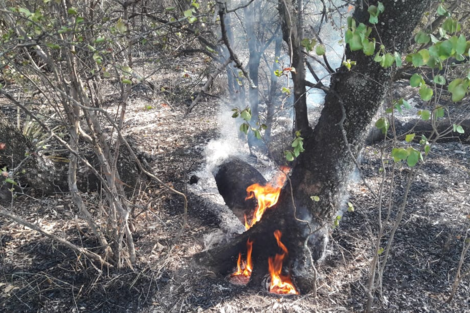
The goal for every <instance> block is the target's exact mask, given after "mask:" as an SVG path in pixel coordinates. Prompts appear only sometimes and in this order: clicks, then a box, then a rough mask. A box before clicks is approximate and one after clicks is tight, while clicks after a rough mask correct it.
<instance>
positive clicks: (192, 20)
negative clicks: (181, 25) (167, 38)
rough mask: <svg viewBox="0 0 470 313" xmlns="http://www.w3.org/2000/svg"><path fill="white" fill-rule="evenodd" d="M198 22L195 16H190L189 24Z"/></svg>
mask: <svg viewBox="0 0 470 313" xmlns="http://www.w3.org/2000/svg"><path fill="white" fill-rule="evenodd" d="M196 21H197V17H195V16H190V17H188V22H189V24H192V23H194V22H196Z"/></svg>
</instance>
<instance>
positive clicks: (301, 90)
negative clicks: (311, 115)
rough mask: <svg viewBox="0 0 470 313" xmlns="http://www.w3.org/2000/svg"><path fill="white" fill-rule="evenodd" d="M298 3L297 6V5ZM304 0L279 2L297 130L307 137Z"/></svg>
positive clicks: (282, 0) (308, 130) (308, 131)
mask: <svg viewBox="0 0 470 313" xmlns="http://www.w3.org/2000/svg"><path fill="white" fill-rule="evenodd" d="M296 2H297V5H296ZM302 4H303V2H302V0H279V12H280V15H281V21H282V33H283V38H284V41H285V42H286V43H287V45H288V46H289V55H290V57H291V64H292V67H293V68H294V69H295V70H294V71H293V72H292V80H293V82H294V111H295V119H294V123H295V127H294V128H295V130H299V131H301V133H302V135H303V136H305V135H307V134H308V133H310V127H309V124H308V116H307V88H306V85H305V58H304V54H303V53H302V45H301V44H300V43H301V41H302V39H303V38H302V36H303V30H302V27H303V12H302V9H303V5H302Z"/></svg>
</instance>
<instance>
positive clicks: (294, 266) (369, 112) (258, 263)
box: [196, 0, 428, 293]
mask: <svg viewBox="0 0 470 313" xmlns="http://www.w3.org/2000/svg"><path fill="white" fill-rule="evenodd" d="M286 2H287V1H286ZM382 2H383V4H384V6H385V12H384V13H382V14H381V15H380V18H379V20H380V21H384V23H379V24H377V25H376V29H377V31H378V34H377V33H376V32H373V33H372V34H371V36H373V37H375V38H376V40H377V41H380V39H381V41H382V44H383V45H385V47H387V49H392V48H393V47H394V48H395V51H397V52H400V53H401V52H403V51H405V49H406V48H407V46H408V44H409V41H410V38H411V37H412V34H413V30H414V28H415V27H416V25H417V24H418V22H419V21H420V19H421V16H422V14H423V13H424V11H425V9H426V5H427V4H428V1H426V0H416V1H395V0H384V1H382ZM280 3H285V1H280ZM370 4H377V1H371V2H370ZM356 10H357V11H356V12H355V13H354V18H355V19H356V21H357V22H358V23H361V22H362V23H364V24H368V19H369V14H368V12H367V7H366V6H364V9H362V10H361V9H359V8H357V9H356ZM291 16H292V13H291ZM379 38H380V39H379ZM392 52H393V50H392ZM346 53H347V56H346V58H347V59H351V60H354V61H356V62H357V65H356V66H355V67H354V71H348V70H347V69H346V68H345V67H342V68H340V69H339V70H337V72H336V73H335V74H334V75H333V76H332V79H331V86H330V91H329V92H328V93H327V95H326V98H325V106H324V109H323V111H322V113H321V116H320V119H319V121H318V124H317V126H316V127H315V129H314V130H313V132H311V134H309V133H310V131H307V134H309V135H307V136H305V139H304V142H305V152H303V153H302V154H301V155H300V156H299V157H298V159H297V162H296V164H295V166H294V168H293V170H292V173H291V178H290V182H288V183H287V185H286V186H285V187H284V189H283V190H282V192H281V196H280V199H279V202H278V203H277V205H276V206H275V207H273V208H271V209H269V210H267V211H266V213H265V214H264V216H263V218H262V219H261V221H260V222H258V223H257V224H255V225H254V227H252V228H251V229H250V230H248V231H247V232H245V233H243V234H242V235H240V236H239V237H237V238H235V239H234V240H233V241H232V242H231V243H230V244H229V245H227V246H222V247H218V248H216V249H214V250H210V251H207V252H203V253H201V254H199V255H197V256H196V260H197V261H198V262H199V263H200V264H205V265H206V266H209V267H211V268H213V269H214V270H216V271H219V272H220V273H222V274H227V273H228V272H229V271H230V270H231V269H232V268H233V266H234V265H235V263H236V256H237V255H238V252H240V251H244V249H246V248H245V244H246V241H247V239H248V238H250V239H251V240H254V244H253V263H254V269H253V273H252V276H251V284H254V285H256V286H259V285H258V284H259V283H260V282H261V280H262V278H263V277H264V275H265V274H266V273H267V270H266V269H267V264H268V262H267V258H268V257H269V256H272V255H273V254H274V253H276V251H277V246H276V243H275V241H273V238H274V237H273V235H272V234H273V232H274V231H275V230H280V231H281V232H282V233H283V239H282V242H283V243H284V244H285V245H286V246H287V248H288V250H289V254H288V256H287V259H286V260H285V261H284V265H283V268H284V269H287V270H289V271H290V274H291V276H292V278H293V280H294V282H295V284H296V286H297V288H298V289H299V290H300V292H301V293H306V292H308V291H310V290H311V289H312V288H313V286H314V280H315V270H314V269H313V264H312V259H313V260H315V259H319V258H320V257H321V256H322V255H323V253H324V249H325V245H326V238H327V234H328V226H329V225H330V224H331V223H332V220H331V217H333V216H334V215H335V213H336V212H337V211H338V210H339V208H340V207H341V204H342V201H343V199H344V196H345V194H346V186H347V182H348V179H349V175H350V174H351V172H352V170H353V169H354V161H353V158H352V156H351V153H352V154H354V155H357V154H358V152H359V151H360V149H361V147H362V145H363V141H364V139H365V137H366V134H367V128H368V126H369V124H370V123H371V121H372V119H373V117H374V115H375V114H376V112H377V111H378V109H379V107H380V104H381V102H382V100H383V98H384V96H385V94H386V91H387V88H389V86H390V75H391V74H392V70H391V69H384V68H382V67H381V66H380V64H379V63H376V62H374V60H373V57H368V56H365V55H364V54H363V53H362V51H359V52H351V51H347V52H346ZM305 113H306V112H305ZM345 139H346V140H347V142H346V140H345ZM290 183H291V184H292V185H291V186H290ZM291 190H292V191H291ZM311 196H318V197H319V199H320V200H319V201H318V202H315V201H312V200H311V198H310V197H311ZM306 242H308V244H305V243H306Z"/></svg>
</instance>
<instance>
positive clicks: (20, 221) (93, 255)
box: [0, 205, 113, 267]
mask: <svg viewBox="0 0 470 313" xmlns="http://www.w3.org/2000/svg"><path fill="white" fill-rule="evenodd" d="M0 215H1V216H3V217H6V218H9V219H11V220H13V221H15V222H16V223H18V224H20V225H23V226H26V227H28V228H30V229H32V230H35V231H37V232H39V233H41V234H43V235H44V236H46V237H49V238H51V239H53V240H55V241H58V242H60V243H61V244H63V245H64V246H66V247H68V248H70V249H72V250H74V251H77V252H79V253H81V254H84V255H86V256H87V257H89V258H90V259H93V260H95V261H98V262H100V264H101V265H105V266H107V267H113V266H112V265H111V264H109V263H108V262H106V261H105V260H103V258H102V257H101V256H99V255H98V254H96V253H94V252H91V251H89V250H88V249H85V248H82V247H79V246H76V245H74V244H73V243H71V242H70V241H68V240H66V239H63V238H60V237H58V236H56V235H54V234H51V233H49V232H47V231H45V230H43V229H42V228H41V227H39V226H37V225H35V224H31V223H29V222H27V221H25V220H23V219H22V218H20V217H18V216H16V215H15V214H13V213H11V212H9V211H8V210H7V209H5V208H4V207H3V206H2V205H0Z"/></svg>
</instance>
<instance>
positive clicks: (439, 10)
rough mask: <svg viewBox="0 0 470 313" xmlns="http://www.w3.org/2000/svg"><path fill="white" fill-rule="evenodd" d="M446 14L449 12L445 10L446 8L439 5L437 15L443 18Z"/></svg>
mask: <svg viewBox="0 0 470 313" xmlns="http://www.w3.org/2000/svg"><path fill="white" fill-rule="evenodd" d="M446 13H447V10H446V9H445V8H444V6H443V5H442V4H439V6H438V7H437V14H439V15H441V16H442V15H444V14H446Z"/></svg>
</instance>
